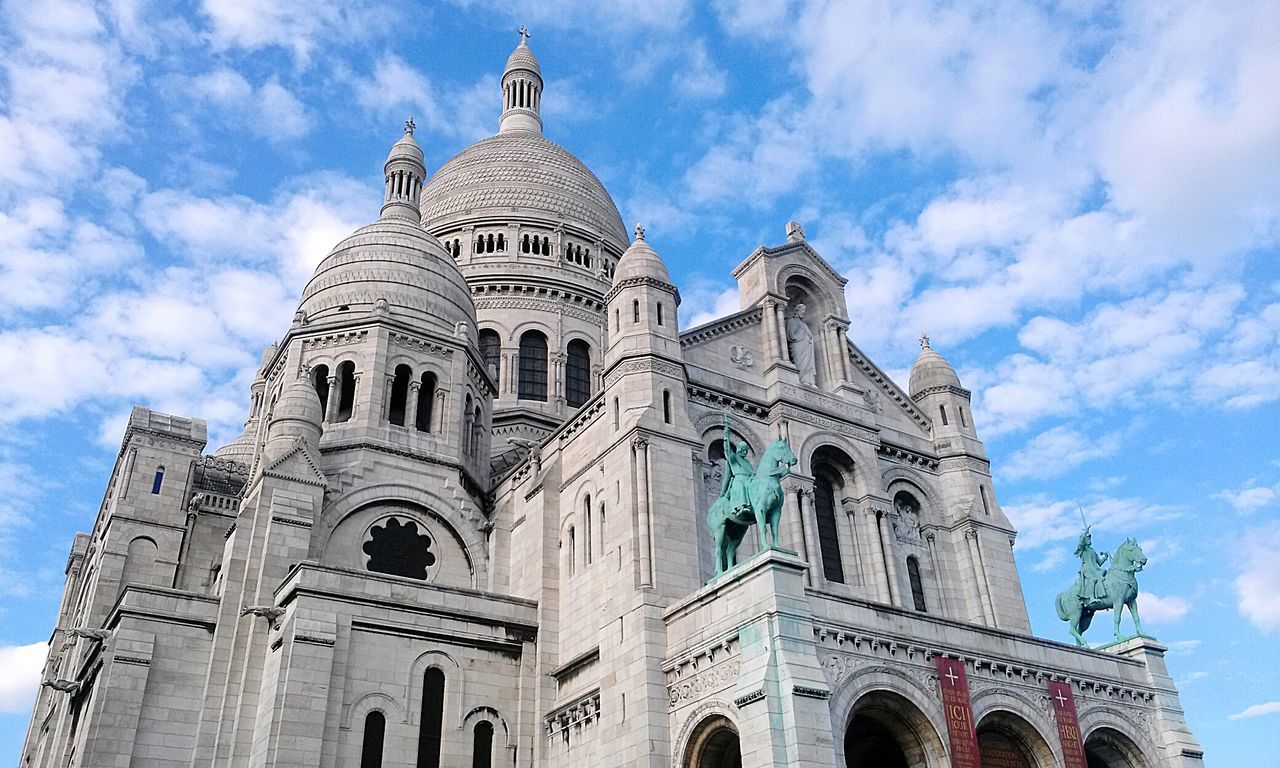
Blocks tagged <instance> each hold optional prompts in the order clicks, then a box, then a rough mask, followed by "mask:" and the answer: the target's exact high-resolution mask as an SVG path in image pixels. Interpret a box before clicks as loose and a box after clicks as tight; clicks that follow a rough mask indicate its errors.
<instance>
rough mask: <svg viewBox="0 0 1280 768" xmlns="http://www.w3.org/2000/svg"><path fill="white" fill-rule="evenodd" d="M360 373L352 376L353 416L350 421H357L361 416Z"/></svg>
mask: <svg viewBox="0 0 1280 768" xmlns="http://www.w3.org/2000/svg"><path fill="white" fill-rule="evenodd" d="M360 378H361V377H360V374H358V373H357V374H355V375H354V376H352V377H351V417H350V419H349V421H355V420H356V419H357V418H359V416H360V401H359V395H360Z"/></svg>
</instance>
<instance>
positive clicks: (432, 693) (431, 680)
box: [418, 667, 444, 768]
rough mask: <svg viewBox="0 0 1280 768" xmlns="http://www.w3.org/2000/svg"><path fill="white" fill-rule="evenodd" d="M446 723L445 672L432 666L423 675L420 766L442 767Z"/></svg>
mask: <svg viewBox="0 0 1280 768" xmlns="http://www.w3.org/2000/svg"><path fill="white" fill-rule="evenodd" d="M443 725H444V673H443V672H441V671H440V670H439V669H436V668H435V667H432V668H430V669H428V670H427V671H426V673H425V674H423V676H422V723H421V725H420V726H419V728H418V768H440V734H441V728H442V726H443Z"/></svg>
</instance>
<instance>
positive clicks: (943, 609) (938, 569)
mask: <svg viewBox="0 0 1280 768" xmlns="http://www.w3.org/2000/svg"><path fill="white" fill-rule="evenodd" d="M937 539H938V537H937V535H936V534H935V533H934V532H933V531H929V532H928V533H926V534H925V535H924V540H925V541H926V542H928V544H929V563H930V565H932V566H933V583H934V586H936V587H937V589H938V613H941V614H942V615H944V616H945V615H947V614H948V613H949V611H947V595H946V592H945V591H944V590H943V587H942V561H941V560H939V559H938V541H937Z"/></svg>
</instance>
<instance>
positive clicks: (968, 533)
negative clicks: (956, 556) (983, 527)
mask: <svg viewBox="0 0 1280 768" xmlns="http://www.w3.org/2000/svg"><path fill="white" fill-rule="evenodd" d="M964 537H965V538H966V539H973V540H974V541H977V540H978V529H977V528H966V529H965V530H964Z"/></svg>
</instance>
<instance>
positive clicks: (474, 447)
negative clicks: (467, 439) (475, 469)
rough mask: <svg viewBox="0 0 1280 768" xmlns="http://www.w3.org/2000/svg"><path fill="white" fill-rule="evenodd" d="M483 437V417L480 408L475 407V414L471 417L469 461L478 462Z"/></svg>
mask: <svg viewBox="0 0 1280 768" xmlns="http://www.w3.org/2000/svg"><path fill="white" fill-rule="evenodd" d="M482 437H484V415H483V414H482V413H481V412H480V406H478V405H477V406H476V409H475V412H474V413H472V416H471V460H472V461H479V460H480V440H481V438H482Z"/></svg>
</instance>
